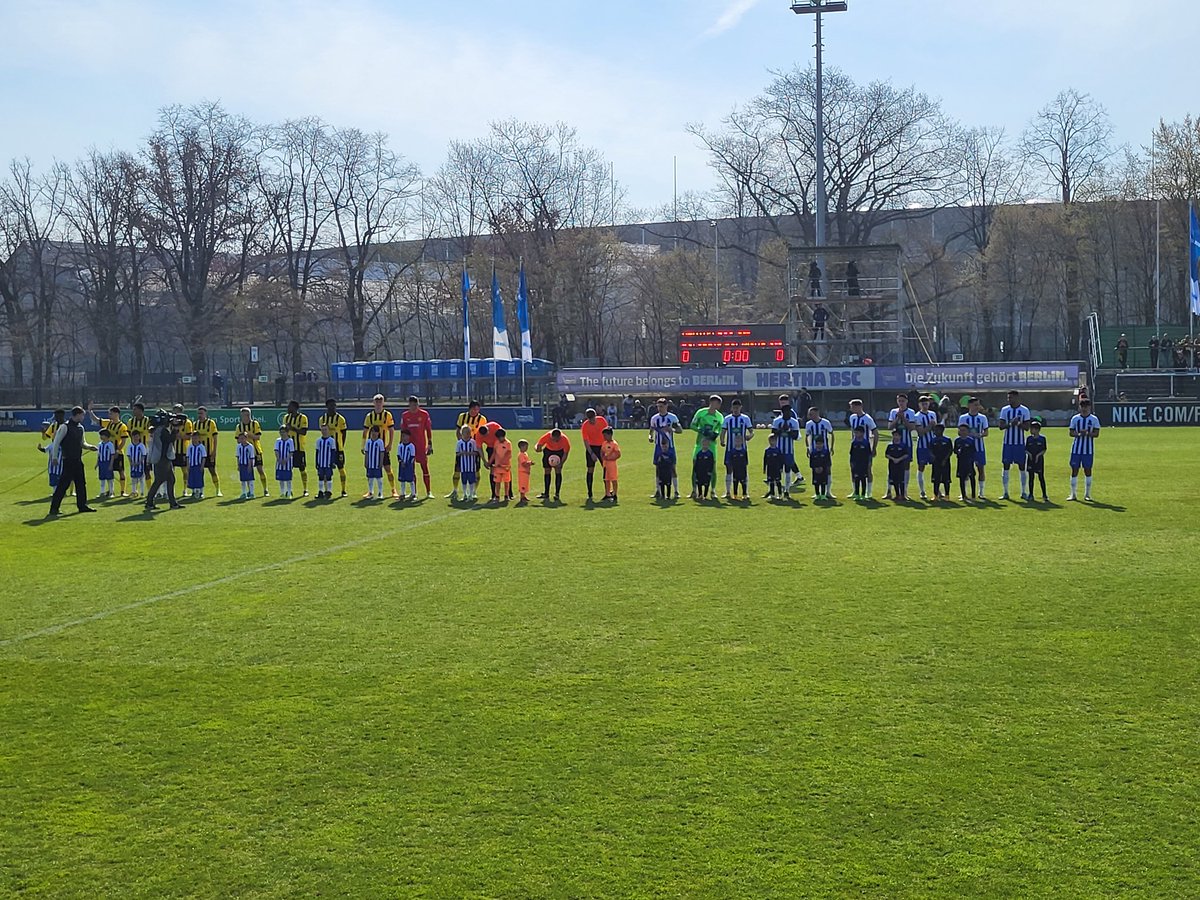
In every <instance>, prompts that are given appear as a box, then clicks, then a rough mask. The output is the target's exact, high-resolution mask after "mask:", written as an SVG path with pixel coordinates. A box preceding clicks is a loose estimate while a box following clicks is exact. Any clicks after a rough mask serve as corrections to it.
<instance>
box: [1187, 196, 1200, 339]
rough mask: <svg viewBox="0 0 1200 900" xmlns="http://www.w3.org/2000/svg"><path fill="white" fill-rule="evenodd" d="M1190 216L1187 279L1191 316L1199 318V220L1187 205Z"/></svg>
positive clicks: (1194, 211)
mask: <svg viewBox="0 0 1200 900" xmlns="http://www.w3.org/2000/svg"><path fill="white" fill-rule="evenodd" d="M1188 212H1189V213H1190V214H1191V219H1192V227H1191V241H1189V243H1190V245H1191V252H1190V253H1189V254H1188V277H1189V278H1190V280H1191V283H1192V315H1193V316H1200V220H1197V219H1196V207H1194V206H1192V205H1191V204H1190V203H1189V204H1188Z"/></svg>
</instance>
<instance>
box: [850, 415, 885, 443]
mask: <svg viewBox="0 0 1200 900" xmlns="http://www.w3.org/2000/svg"><path fill="white" fill-rule="evenodd" d="M860 425H861V426H862V427H863V430H864V431H865V432H866V433H865V434H864V435H863V438H864V439H866V440H868V441H869V440H870V439H871V432H872V431H878V430H879V426H878V425H876V424H875V420H874V419H873V418H872V417H871V415H870V413H850V433H851V435H853V434H854V429H855V428H858V426H860ZM851 439H853V438H851Z"/></svg>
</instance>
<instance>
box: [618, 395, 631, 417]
mask: <svg viewBox="0 0 1200 900" xmlns="http://www.w3.org/2000/svg"><path fill="white" fill-rule="evenodd" d="M621 415H622V416H623V417H624V418H626V419H632V418H633V394H626V395H625V399H624V400H622V401H621Z"/></svg>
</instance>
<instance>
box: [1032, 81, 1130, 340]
mask: <svg viewBox="0 0 1200 900" xmlns="http://www.w3.org/2000/svg"><path fill="white" fill-rule="evenodd" d="M1111 137H1112V124H1111V123H1110V121H1109V118H1108V113H1107V111H1105V109H1104V107H1103V106H1101V105H1100V104H1099V103H1098V102H1096V101H1095V100H1094V99H1092V97H1091V96H1090V95H1089V94H1084V93H1080V92H1079V91H1077V90H1074V89H1070V90H1065V91H1062V92H1060V93H1059V95H1058V96H1057V97H1055V98H1054V100H1053V101H1052V102H1050V103H1049V104H1047V105H1046V106H1044V107H1043V108H1042V109H1041V111H1039V112H1038V114H1037V115H1036V116H1035V117H1034V119H1033V121H1032V122H1031V123H1030V124H1029V127H1028V128H1027V129H1026V131H1025V136H1024V139H1023V141H1022V145H1023V148H1024V151H1025V153H1026V155H1027V156H1029V157H1030V160H1031V163H1032V164H1033V165H1035V166H1036V167H1038V168H1040V169H1041V171H1042V173H1043V175H1044V176H1045V180H1046V184H1047V186H1048V187H1051V188H1052V189H1053V190H1054V191H1055V193H1056V194H1057V195H1058V197H1059V198H1060V199H1061V201H1062V204H1063V206H1064V207H1066V209H1067V222H1066V224H1067V227H1068V231H1071V230H1073V229H1074V225H1075V222H1074V219H1075V217H1074V214H1073V211H1072V209H1071V207H1072V204H1073V203H1074V202H1075V201H1076V200H1077V199H1078V198H1080V197H1082V196H1087V195H1088V193H1089V192H1095V191H1097V190H1098V188H1099V186H1100V184H1101V180H1102V178H1103V175H1104V169H1105V163H1106V162H1107V160H1108V159H1109V157H1111V156H1112V147H1111V146H1110V140H1111ZM1075 230H1076V233H1078V231H1077V229H1075ZM1080 239H1081V238H1080ZM1081 257H1082V250H1081V248H1080V246H1079V240H1076V241H1074V242H1068V243H1067V245H1066V255H1065V257H1064V259H1063V264H1064V266H1065V274H1066V277H1065V281H1064V291H1065V297H1064V300H1065V314H1066V322H1067V333H1066V347H1065V350H1066V353H1067V354H1068V355H1069V356H1072V357H1078V356H1080V355H1082V353H1083V343H1082V318H1083V297H1082V288H1081V284H1080V281H1081V275H1080V260H1081Z"/></svg>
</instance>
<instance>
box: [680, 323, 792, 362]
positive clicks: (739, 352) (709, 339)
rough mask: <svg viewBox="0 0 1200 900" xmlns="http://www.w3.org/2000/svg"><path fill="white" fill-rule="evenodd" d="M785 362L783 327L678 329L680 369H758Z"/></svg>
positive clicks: (688, 326) (725, 326)
mask: <svg viewBox="0 0 1200 900" xmlns="http://www.w3.org/2000/svg"><path fill="white" fill-rule="evenodd" d="M785 362H787V343H786V341H785V339H784V326H783V325H687V326H685V327H683V328H680V329H679V364H680V365H682V366H721V365H724V366H759V365H781V364H783V363H785Z"/></svg>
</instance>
